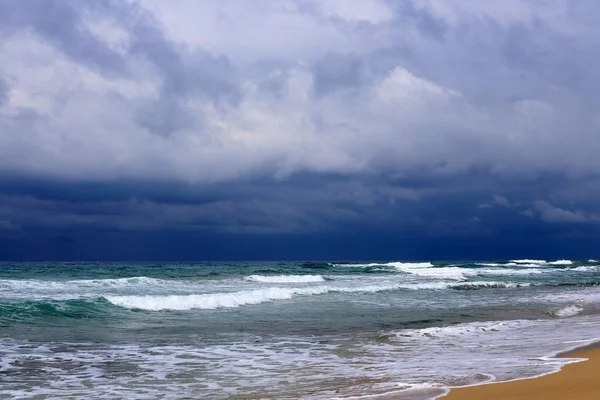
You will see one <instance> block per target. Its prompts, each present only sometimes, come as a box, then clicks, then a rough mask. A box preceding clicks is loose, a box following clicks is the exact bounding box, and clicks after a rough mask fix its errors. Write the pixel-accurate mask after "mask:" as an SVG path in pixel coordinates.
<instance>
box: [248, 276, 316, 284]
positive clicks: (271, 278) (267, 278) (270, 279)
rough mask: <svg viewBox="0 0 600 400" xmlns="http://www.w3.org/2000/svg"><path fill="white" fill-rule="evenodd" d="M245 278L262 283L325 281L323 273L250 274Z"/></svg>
mask: <svg viewBox="0 0 600 400" xmlns="http://www.w3.org/2000/svg"><path fill="white" fill-rule="evenodd" d="M244 279H245V280H247V281H252V282H261V283H310V282H324V281H325V278H324V277H323V276H322V275H273V276H266V275H249V276H247V277H245V278H244Z"/></svg>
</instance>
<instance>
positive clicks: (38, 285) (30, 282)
mask: <svg viewBox="0 0 600 400" xmlns="http://www.w3.org/2000/svg"><path fill="white" fill-rule="evenodd" d="M180 282H181V281H172V280H166V279H156V278H149V277H147V276H134V277H131V278H111V279H76V280H64V281H46V280H34V279H2V280H0V288H2V289H5V290H10V289H12V290H21V289H28V290H31V289H34V290H35V289H59V290H60V289H65V290H66V289H73V288H75V287H88V288H90V287H100V288H108V287H125V286H158V285H173V284H178V283H180Z"/></svg>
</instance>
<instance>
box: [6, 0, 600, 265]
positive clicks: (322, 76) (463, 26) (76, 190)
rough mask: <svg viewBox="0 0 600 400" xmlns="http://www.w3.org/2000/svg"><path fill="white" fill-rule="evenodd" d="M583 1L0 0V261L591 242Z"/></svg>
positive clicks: (594, 186) (591, 246) (512, 249)
mask: <svg viewBox="0 0 600 400" xmlns="http://www.w3.org/2000/svg"><path fill="white" fill-rule="evenodd" d="M599 19H600V3H598V2H597V1H595V0H578V1H567V0H538V1H526V0H522V1H515V0H503V1H494V2H491V1H486V2H482V1H479V0H422V1H417V0H413V1H410V0H406V1H395V0H394V1H392V0H389V1H386V0H369V1H367V0H361V1H346V0H327V1H323V0H296V1H292V0H272V1H271V0H257V1H245V0H223V1H195V0H194V1H192V0H189V1H186V0H178V1H173V2H170V1H169V2H167V1H161V0H144V1H134V0H120V1H119V0H97V1H85V0H79V1H78V0H19V1H14V0H0V259H4V260H215V259H226V260H241V259H246V260H253V259H259V260H277V259H304V260H313V259H394V260H411V259H424V260H440V259H510V258H514V257H534V258H598V257H600V255H599V254H598V252H599V251H600V202H599V201H598V200H599V199H600V157H599V156H600V68H598V65H600V30H599V29H597V23H598V22H597V21H598V20H599Z"/></svg>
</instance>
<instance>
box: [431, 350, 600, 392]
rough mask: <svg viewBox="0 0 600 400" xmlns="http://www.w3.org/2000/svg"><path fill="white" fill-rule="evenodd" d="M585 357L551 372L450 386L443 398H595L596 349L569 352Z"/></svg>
mask: <svg viewBox="0 0 600 400" xmlns="http://www.w3.org/2000/svg"><path fill="white" fill-rule="evenodd" d="M565 356H568V357H570V358H587V359H588V361H584V362H577V363H573V364H568V365H566V366H565V367H563V368H562V369H561V370H560V371H559V372H557V373H555V374H550V375H545V376H542V377H539V378H532V379H522V380H518V381H512V382H500V383H492V384H486V385H480V386H471V387H465V388H457V389H452V390H451V391H450V393H449V394H448V395H447V396H444V397H442V398H441V399H443V400H484V399H485V400H525V399H527V400H538V399H539V400H598V399H600V349H598V348H594V349H589V350H582V351H576V352H573V353H569V354H568V355H565Z"/></svg>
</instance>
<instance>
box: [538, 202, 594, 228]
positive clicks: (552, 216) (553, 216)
mask: <svg viewBox="0 0 600 400" xmlns="http://www.w3.org/2000/svg"><path fill="white" fill-rule="evenodd" d="M534 207H535V209H536V210H537V211H538V212H539V213H540V218H541V219H543V220H544V221H547V222H556V223H561V222H563V223H564V222H566V223H582V222H599V221H600V217H598V216H597V215H593V214H588V213H585V212H583V211H580V210H568V209H565V208H560V207H555V206H553V205H551V204H549V203H547V202H545V201H536V202H535V203H534Z"/></svg>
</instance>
